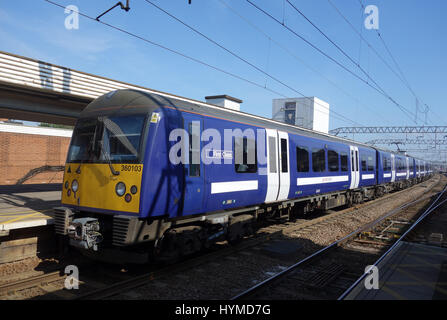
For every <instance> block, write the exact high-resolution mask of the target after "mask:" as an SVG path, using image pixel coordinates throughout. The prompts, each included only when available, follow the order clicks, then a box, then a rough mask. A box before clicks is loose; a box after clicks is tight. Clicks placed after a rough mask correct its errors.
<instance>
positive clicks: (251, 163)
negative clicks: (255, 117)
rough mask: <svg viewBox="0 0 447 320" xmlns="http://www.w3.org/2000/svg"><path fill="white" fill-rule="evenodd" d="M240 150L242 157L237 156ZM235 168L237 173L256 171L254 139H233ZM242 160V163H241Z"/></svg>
mask: <svg viewBox="0 0 447 320" xmlns="http://www.w3.org/2000/svg"><path fill="white" fill-rule="evenodd" d="M241 151H242V159H240V158H241V157H240V156H238V154H240V152H241ZM234 154H235V155H236V157H235V169H236V172H237V173H255V172H257V171H258V164H257V161H256V160H257V159H256V141H255V140H254V139H248V138H247V137H243V138H242V137H236V138H235V139H234ZM241 160H242V163H241Z"/></svg>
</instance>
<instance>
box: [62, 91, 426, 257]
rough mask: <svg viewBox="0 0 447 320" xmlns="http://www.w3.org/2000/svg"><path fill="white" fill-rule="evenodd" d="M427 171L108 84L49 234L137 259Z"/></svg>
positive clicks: (234, 236) (356, 199) (178, 250)
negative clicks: (111, 89) (51, 231)
mask: <svg viewBox="0 0 447 320" xmlns="http://www.w3.org/2000/svg"><path fill="white" fill-rule="evenodd" d="M222 137H223V139H222ZM432 174H433V171H432V167H431V164H430V163H429V162H427V161H424V160H421V159H415V158H412V157H407V156H404V155H402V154H396V153H392V152H388V151H384V150H380V149H376V148H372V147H370V146H368V145H364V144H361V143H357V142H354V141H350V140H346V139H341V138H338V137H334V136H330V135H326V134H321V133H316V132H313V131H311V130H306V129H302V128H299V127H296V126H292V125H288V124H284V123H281V122H277V121H273V120H270V119H266V118H262V117H259V116H254V115H250V114H246V113H243V112H239V111H233V110H229V109H225V108H222V107H218V106H215V105H211V104H206V103H203V102H198V101H193V100H188V99H185V98H181V97H177V96H173V95H169V94H163V93H157V92H153V93H148V92H143V91H138V90H117V91H113V92H111V93H108V94H106V95H103V96H101V97H99V98H98V99H96V100H94V101H93V102H92V103H90V104H89V105H88V106H87V107H86V108H85V110H83V112H82V114H81V116H80V118H79V119H78V121H77V123H76V126H75V129H74V132H73V137H72V140H71V144H70V148H69V152H68V156H67V162H66V166H65V173H64V183H63V190H62V206H61V207H58V208H55V232H56V233H57V234H59V235H61V236H62V237H63V239H67V241H68V243H69V244H70V245H71V246H74V247H77V248H79V249H81V251H82V252H84V253H85V254H88V255H90V256H93V257H96V258H99V259H108V258H110V260H113V259H116V257H117V254H118V255H119V257H120V258H119V259H120V261H123V260H126V261H130V262H145V261H147V260H148V259H151V258H152V257H153V256H154V255H155V256H161V257H175V256H178V255H182V254H189V253H191V252H195V251H197V250H200V249H201V248H203V247H207V246H209V245H211V244H212V243H214V242H216V241H221V240H224V239H226V240H228V241H230V242H236V241H238V240H239V239H241V238H242V237H244V236H245V235H247V234H249V233H250V232H252V230H253V224H254V222H256V221H257V220H258V219H262V218H265V217H278V216H279V217H284V216H287V217H291V216H294V215H297V214H307V213H309V212H312V211H314V210H317V209H321V210H328V209H331V208H335V207H339V206H344V205H352V204H355V203H361V202H363V201H366V200H370V199H374V198H376V197H379V196H381V195H383V194H385V193H388V192H391V191H393V190H400V189H403V188H406V187H408V186H410V185H412V184H415V183H418V182H420V181H422V180H424V179H427V178H428V177H429V176H430V175H432Z"/></svg>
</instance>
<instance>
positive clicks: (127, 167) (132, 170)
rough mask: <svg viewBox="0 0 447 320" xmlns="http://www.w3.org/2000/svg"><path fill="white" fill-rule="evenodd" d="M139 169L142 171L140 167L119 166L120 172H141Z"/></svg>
mask: <svg viewBox="0 0 447 320" xmlns="http://www.w3.org/2000/svg"><path fill="white" fill-rule="evenodd" d="M141 169H142V166H137V165H127V164H122V165H121V171H130V172H141Z"/></svg>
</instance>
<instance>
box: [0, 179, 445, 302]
mask: <svg viewBox="0 0 447 320" xmlns="http://www.w3.org/2000/svg"><path fill="white" fill-rule="evenodd" d="M438 182H439V181H438ZM428 185H429V184H428V182H424V183H422V184H419V185H415V186H413V187H411V188H420V187H421V186H426V187H427V186H428ZM434 185H436V182H435V183H433V184H432V187H433V186H434ZM411 188H410V189H411ZM429 190H431V189H429ZM429 190H427V192H428V191H429ZM404 192H408V189H406V190H402V191H399V192H395V193H392V194H388V195H386V196H384V197H382V198H379V199H377V200H373V201H369V202H366V203H363V204H360V205H357V206H355V207H351V208H348V209H344V210H341V211H335V212H330V213H329V214H327V215H324V216H320V217H316V218H313V219H298V220H296V221H293V222H286V223H282V224H271V225H268V226H265V227H261V228H260V229H259V230H258V232H257V233H256V234H255V235H254V236H253V237H251V238H248V239H245V240H244V241H243V242H241V243H240V244H238V245H236V246H229V245H227V244H220V245H219V249H216V250H213V251H211V252H209V253H205V254H199V255H196V256H193V257H191V258H189V259H186V260H183V261H182V262H181V263H177V264H174V265H169V266H165V267H161V268H160V267H149V269H150V270H148V267H145V268H137V270H134V272H132V273H131V274H126V273H124V274H123V273H120V272H119V271H117V270H115V271H112V272H108V279H107V281H101V280H99V278H98V276H97V275H95V273H93V274H89V272H87V274H86V273H84V272H83V270H82V269H81V280H82V283H81V287H82V289H83V290H80V291H76V292H75V291H72V292H67V290H64V289H63V282H64V280H65V277H66V275H65V274H63V273H62V272H60V271H59V272H58V271H56V272H51V273H48V274H45V275H40V276H37V277H34V278H30V279H25V280H21V281H18V282H15V283H9V284H6V285H3V286H0V299H2V297H6V298H8V296H9V298H11V297H14V298H15V297H19V298H20V294H18V292H21V291H25V292H26V291H27V290H29V289H31V288H36V287H37V288H39V289H40V290H41V291H43V292H45V293H46V294H44V295H41V296H40V298H43V299H48V298H51V299H84V300H90V299H105V298H108V297H112V296H115V295H119V294H122V293H123V292H126V291H131V290H133V289H135V288H137V287H141V286H144V285H147V284H149V283H153V282H154V281H156V280H157V279H162V278H164V277H169V276H172V275H173V274H181V273H182V272H184V271H187V270H190V269H192V268H198V267H199V266H201V265H204V264H208V263H210V262H213V261H219V260H222V259H224V258H226V257H228V258H231V256H233V255H236V254H238V253H241V252H242V253H243V252H246V251H247V250H250V249H253V248H256V247H259V246H261V245H262V244H263V243H266V242H269V241H272V240H274V239H275V238H277V237H280V236H281V235H284V234H292V233H295V232H313V231H314V230H316V229H318V228H319V227H321V226H322V225H328V224H331V223H343V221H344V220H346V219H351V218H352V215H353V214H355V215H359V214H362V212H364V211H365V212H366V211H368V210H369V209H370V208H371V207H372V206H375V205H377V204H378V203H381V204H383V203H384V202H387V201H392V200H393V199H395V197H398V196H399V194H401V193H404ZM419 201H422V200H419ZM87 267H88V266H87ZM87 269H88V268H87ZM336 272H337V271H336V270H334V271H333V273H336ZM103 276H104V272H103ZM356 276H357V275H356ZM317 280H318V279H315V281H317ZM350 280H352V279H350ZM58 286H59V290H57V288H58ZM48 288H50V289H48ZM48 293H49V294H48ZM24 296H27V295H24Z"/></svg>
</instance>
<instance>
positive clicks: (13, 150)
mask: <svg viewBox="0 0 447 320" xmlns="http://www.w3.org/2000/svg"><path fill="white" fill-rule="evenodd" d="M69 143H70V138H69V137H58V136H47V135H38V134H24V133H11V132H0V185H11V184H15V183H16V182H17V180H19V179H20V178H22V177H23V176H25V175H26V174H27V173H28V172H29V171H30V170H31V169H34V168H39V167H42V166H45V165H49V166H61V165H64V164H65V160H66V157H67V151H68V146H69ZM62 178H63V172H44V173H40V174H37V175H35V176H34V177H32V178H31V179H29V180H27V181H26V182H25V184H34V183H61V182H62Z"/></svg>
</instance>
